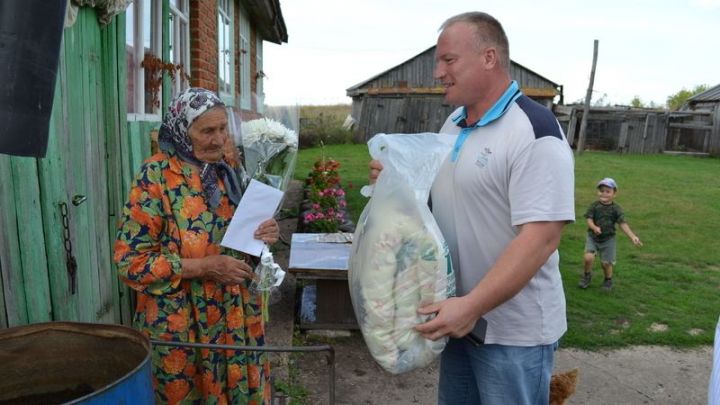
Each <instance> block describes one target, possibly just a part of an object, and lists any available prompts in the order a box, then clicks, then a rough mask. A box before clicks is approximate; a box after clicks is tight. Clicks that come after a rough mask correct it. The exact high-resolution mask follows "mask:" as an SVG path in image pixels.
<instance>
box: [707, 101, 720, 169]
mask: <svg viewBox="0 0 720 405" xmlns="http://www.w3.org/2000/svg"><path fill="white" fill-rule="evenodd" d="M711 122H712V126H713V129H712V131H711V132H710V146H709V148H708V150H707V152H708V153H710V154H711V155H714V156H717V155H718V154H720V104H718V105H716V106H715V108H714V111H713V115H712V121H711Z"/></svg>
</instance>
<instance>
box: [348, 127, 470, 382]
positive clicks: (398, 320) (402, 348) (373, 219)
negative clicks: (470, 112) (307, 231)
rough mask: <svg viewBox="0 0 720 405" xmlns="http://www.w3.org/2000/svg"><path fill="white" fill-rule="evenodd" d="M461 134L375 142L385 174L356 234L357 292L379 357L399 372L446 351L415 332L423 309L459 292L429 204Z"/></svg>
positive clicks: (352, 279)
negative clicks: (442, 167) (439, 173)
mask: <svg viewBox="0 0 720 405" xmlns="http://www.w3.org/2000/svg"><path fill="white" fill-rule="evenodd" d="M455 139H456V136H454V135H446V134H435V133H423V134H378V135H375V136H374V137H373V138H372V139H370V141H369V142H368V147H369V150H370V155H371V156H372V158H373V159H376V160H379V161H380V162H381V163H382V165H383V170H382V172H380V175H379V177H378V179H377V182H376V183H375V185H374V187H373V186H366V187H364V188H363V190H362V192H363V193H364V194H365V195H366V196H367V194H369V193H370V192H371V193H372V198H371V199H370V201H369V202H368V204H367V205H366V206H365V209H364V210H363V212H362V214H361V215H360V220H359V221H358V226H357V229H356V230H355V235H354V237H353V248H352V251H351V254H350V260H349V277H348V280H349V283H350V295H351V299H352V303H353V308H354V311H355V315H356V318H357V320H358V323H359V324H360V329H361V331H362V333H363V337H364V338H365V342H366V344H367V345H368V348H369V350H370V353H371V354H372V355H373V357H374V358H375V360H376V361H377V362H378V363H379V364H380V365H381V366H382V367H383V368H384V369H385V370H387V371H389V372H391V373H394V374H399V373H404V372H406V371H409V370H412V369H415V368H419V367H425V366H427V365H428V364H430V363H431V362H432V361H433V360H434V359H435V357H437V355H438V354H439V353H440V352H441V351H442V350H443V349H444V347H445V344H446V339H440V340H438V341H434V342H433V341H431V340H428V339H425V338H424V337H423V336H422V335H420V334H419V333H418V332H416V331H415V329H414V327H415V326H416V325H418V324H421V323H423V322H426V321H427V320H429V319H430V318H429V317H428V316H421V315H419V314H418V313H417V310H418V308H420V307H422V306H425V305H428V304H431V303H435V302H438V301H442V300H444V299H446V298H448V297H451V296H454V295H455V274H454V272H453V269H452V264H451V262H450V252H449V251H448V247H447V244H446V243H445V239H444V238H443V236H442V234H441V233H440V230H439V228H438V226H437V223H436V222H435V219H434V218H433V216H432V213H431V212H430V210H429V208H428V206H427V202H428V197H429V195H430V188H431V187H432V183H433V181H434V179H435V176H436V175H437V172H438V170H439V168H440V165H441V163H442V162H443V160H444V159H445V158H446V157H447V156H448V154H449V153H450V150H451V148H452V146H453V144H454V142H455Z"/></svg>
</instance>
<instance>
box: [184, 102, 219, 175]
mask: <svg viewBox="0 0 720 405" xmlns="http://www.w3.org/2000/svg"><path fill="white" fill-rule="evenodd" d="M227 125H228V120H227V114H226V113H225V109H224V108H222V107H216V108H213V109H211V110H208V111H206V112H205V113H203V114H202V115H201V116H199V117H198V118H197V119H196V120H195V122H193V123H192V125H190V128H189V129H188V135H189V136H190V141H191V142H192V146H193V152H194V153H195V157H196V158H198V159H199V160H201V161H203V162H208V163H216V162H219V161H220V160H222V158H223V146H224V145H225V142H226V140H227V137H228V132H227Z"/></svg>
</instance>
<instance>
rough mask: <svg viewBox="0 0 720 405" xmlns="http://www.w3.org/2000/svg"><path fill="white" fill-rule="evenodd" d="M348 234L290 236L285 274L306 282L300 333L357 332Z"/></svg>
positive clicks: (296, 234) (303, 289) (350, 245)
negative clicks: (318, 331)
mask: <svg viewBox="0 0 720 405" xmlns="http://www.w3.org/2000/svg"><path fill="white" fill-rule="evenodd" d="M348 238H349V240H351V238H352V234H324V233H294V234H293V235H292V240H291V242H290V261H289V264H288V271H289V272H290V273H292V274H293V275H294V276H295V277H296V279H297V280H308V281H309V283H307V284H306V285H305V286H304V287H303V288H302V291H301V293H300V297H301V299H300V308H299V309H300V316H299V318H300V322H299V326H300V329H358V325H357V321H356V320H355V313H354V311H353V307H352V302H351V301H350V290H349V288H348V281H347V280H348V259H349V257H350V249H351V247H352V244H351V243H350V242H349V241H348Z"/></svg>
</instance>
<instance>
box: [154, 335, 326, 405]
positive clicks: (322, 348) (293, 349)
mask: <svg viewBox="0 0 720 405" xmlns="http://www.w3.org/2000/svg"><path fill="white" fill-rule="evenodd" d="M150 343H152V344H153V345H158V346H174V347H194V348H197V349H212V350H242V351H248V352H288V353H309V352H327V362H328V392H329V394H328V395H329V399H330V405H335V349H334V348H333V347H332V346H330V345H318V346H233V345H218V344H212V343H190V342H170V341H164V340H150Z"/></svg>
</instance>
